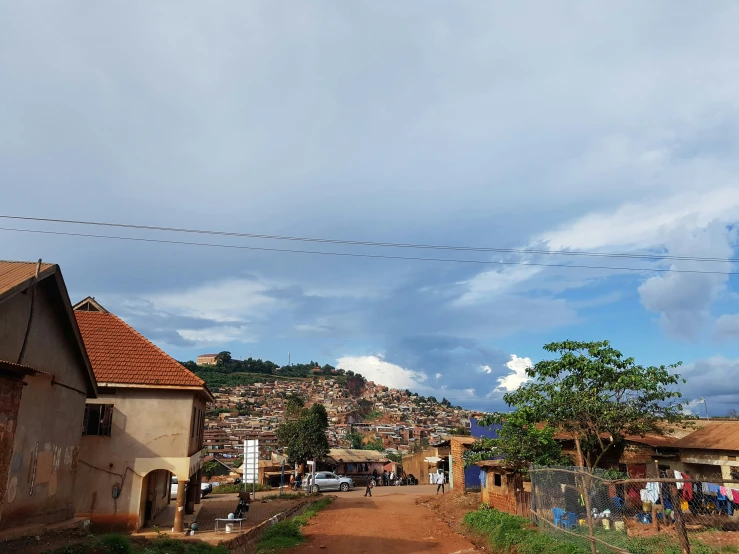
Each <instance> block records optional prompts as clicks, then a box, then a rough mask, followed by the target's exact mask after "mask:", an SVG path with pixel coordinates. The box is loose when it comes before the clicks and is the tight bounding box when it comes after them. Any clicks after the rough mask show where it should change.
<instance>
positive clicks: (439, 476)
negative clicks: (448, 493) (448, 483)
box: [436, 471, 444, 495]
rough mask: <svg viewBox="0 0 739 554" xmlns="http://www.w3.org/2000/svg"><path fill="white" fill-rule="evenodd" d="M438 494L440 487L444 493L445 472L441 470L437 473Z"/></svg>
mask: <svg viewBox="0 0 739 554" xmlns="http://www.w3.org/2000/svg"><path fill="white" fill-rule="evenodd" d="M436 483H437V485H436V494H439V489H441V494H442V495H443V494H444V472H443V471H439V473H437V475H436Z"/></svg>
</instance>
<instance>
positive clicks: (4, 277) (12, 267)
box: [0, 260, 54, 295]
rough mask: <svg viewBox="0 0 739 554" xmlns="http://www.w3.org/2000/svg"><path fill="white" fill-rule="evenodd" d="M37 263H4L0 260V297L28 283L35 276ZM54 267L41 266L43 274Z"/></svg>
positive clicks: (51, 265)
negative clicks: (25, 282)
mask: <svg viewBox="0 0 739 554" xmlns="http://www.w3.org/2000/svg"><path fill="white" fill-rule="evenodd" d="M36 265H37V262H6V261H1V260H0V295H2V294H4V293H5V292H7V291H9V290H10V289H12V288H13V287H15V286H17V285H20V284H21V283H23V282H24V281H28V280H29V279H31V278H32V277H33V276H34V275H36ZM52 267H54V264H44V263H42V264H41V271H42V272H44V271H46V270H48V269H51V268H52Z"/></svg>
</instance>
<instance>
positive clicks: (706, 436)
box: [672, 421, 739, 451]
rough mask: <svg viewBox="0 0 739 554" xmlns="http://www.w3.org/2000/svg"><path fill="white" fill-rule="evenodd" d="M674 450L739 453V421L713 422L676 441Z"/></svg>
mask: <svg viewBox="0 0 739 554" xmlns="http://www.w3.org/2000/svg"><path fill="white" fill-rule="evenodd" d="M672 446H673V447H674V448H691V449H705V450H734V451H739V421H711V422H708V423H706V424H705V426H704V427H703V428H702V429H698V430H697V431H693V432H692V433H690V434H689V435H687V436H685V437H683V438H682V439H680V440H678V441H675V442H674V443H673V444H672Z"/></svg>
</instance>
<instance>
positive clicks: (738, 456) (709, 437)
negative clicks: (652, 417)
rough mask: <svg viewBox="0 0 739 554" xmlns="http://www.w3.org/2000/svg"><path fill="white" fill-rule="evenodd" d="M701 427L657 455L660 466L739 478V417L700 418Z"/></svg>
mask: <svg viewBox="0 0 739 554" xmlns="http://www.w3.org/2000/svg"><path fill="white" fill-rule="evenodd" d="M699 425H700V428H698V429H696V430H694V431H693V432H691V433H690V434H688V435H686V436H684V437H682V438H680V439H678V440H676V441H674V442H672V444H671V445H670V446H671V449H670V450H665V451H663V452H660V453H659V454H657V455H655V456H654V458H655V460H657V461H658V465H659V468H660V469H663V470H664V469H666V470H673V471H679V472H681V473H686V474H688V475H690V476H692V477H694V478H695V477H698V478H700V479H706V480H708V479H725V480H739V421H715V420H714V421H701V422H700V424H699Z"/></svg>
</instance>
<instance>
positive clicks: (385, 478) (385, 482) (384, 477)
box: [382, 469, 387, 487]
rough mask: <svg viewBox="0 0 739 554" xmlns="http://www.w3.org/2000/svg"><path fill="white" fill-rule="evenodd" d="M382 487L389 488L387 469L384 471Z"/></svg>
mask: <svg viewBox="0 0 739 554" xmlns="http://www.w3.org/2000/svg"><path fill="white" fill-rule="evenodd" d="M382 486H383V487H386V486H387V470H386V469H383V470H382Z"/></svg>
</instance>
